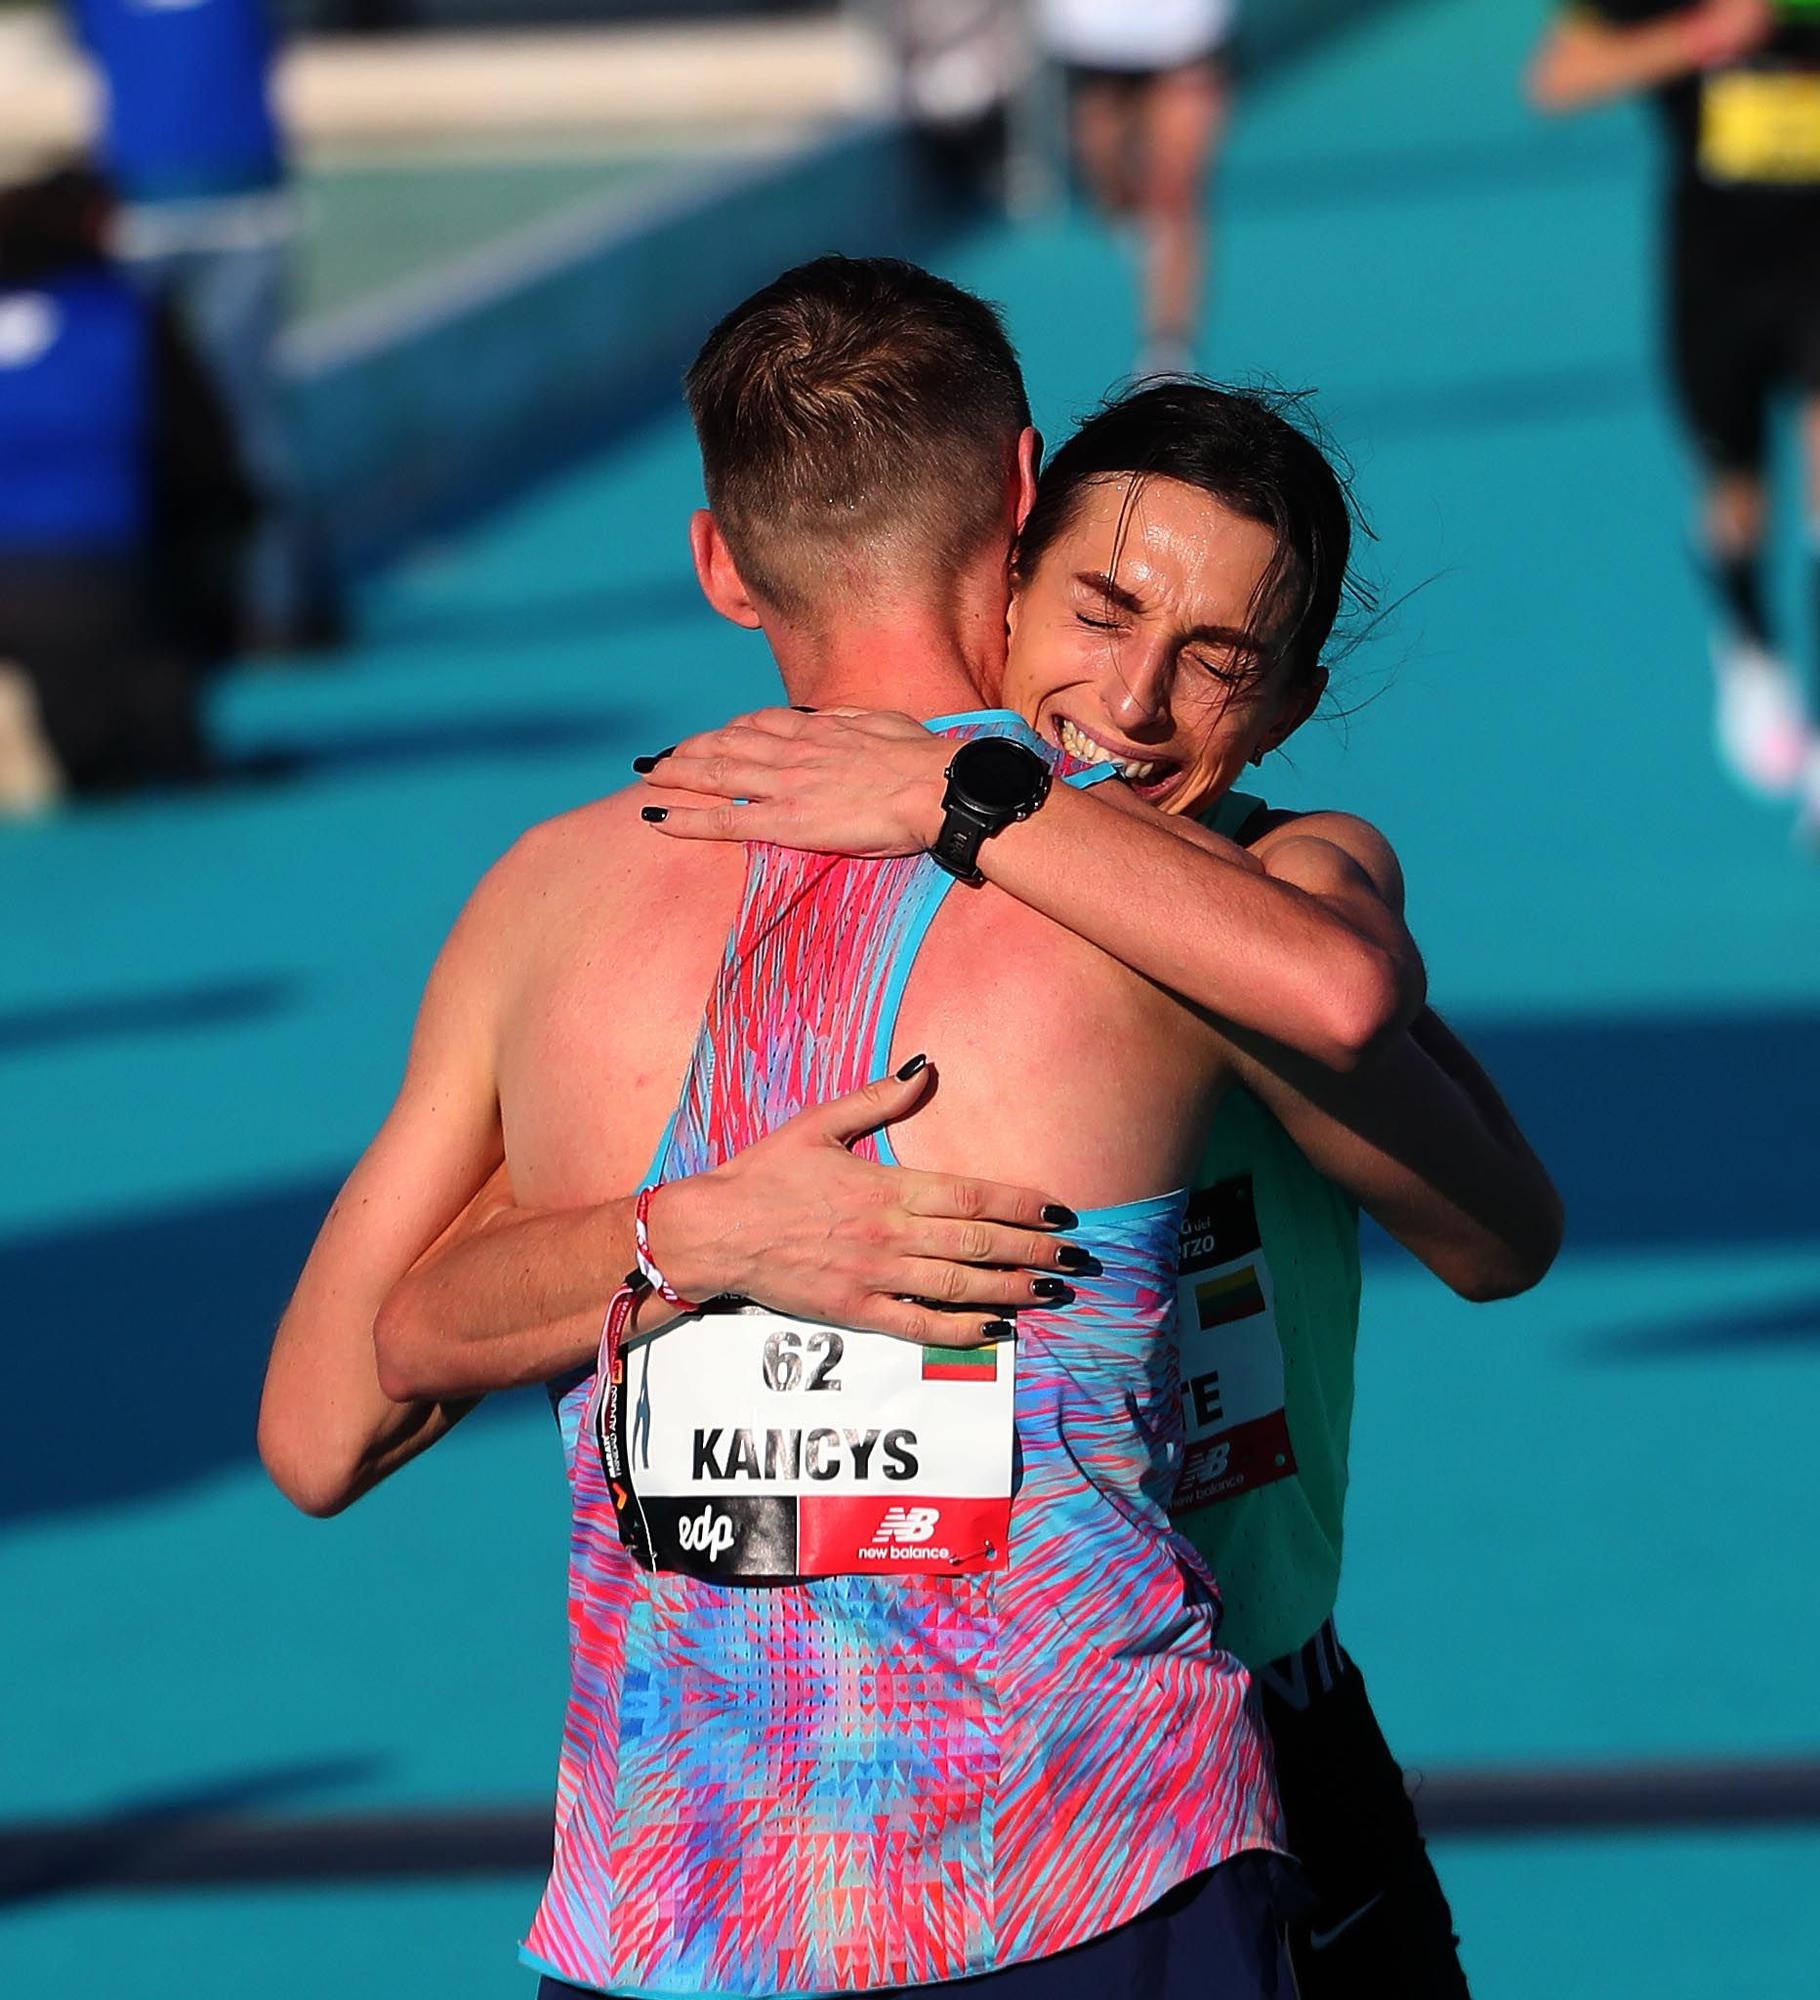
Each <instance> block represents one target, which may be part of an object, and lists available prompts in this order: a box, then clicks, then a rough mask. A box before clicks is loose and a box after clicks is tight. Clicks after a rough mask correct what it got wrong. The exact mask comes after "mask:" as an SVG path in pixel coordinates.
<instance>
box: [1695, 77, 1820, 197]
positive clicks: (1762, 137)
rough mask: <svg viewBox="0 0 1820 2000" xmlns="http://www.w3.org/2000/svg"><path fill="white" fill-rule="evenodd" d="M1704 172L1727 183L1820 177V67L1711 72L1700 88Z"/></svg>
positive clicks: (1795, 183)
mask: <svg viewBox="0 0 1820 2000" xmlns="http://www.w3.org/2000/svg"><path fill="white" fill-rule="evenodd" d="M1700 173H1701V176H1702V178H1703V179H1705V180H1709V181H1718V182H1727V183H1729V182H1754V183H1758V184H1768V185H1783V186H1791V185H1792V186H1799V185H1802V184H1804V183H1808V182H1813V181H1820V72H1815V71H1812V70H1755V69H1739V70H1729V71H1726V72H1724V73H1722V74H1720V75H1716V76H1709V77H1708V78H1707V79H1706V80H1705V82H1704V83H1703V84H1702V85H1701V87H1700Z"/></svg>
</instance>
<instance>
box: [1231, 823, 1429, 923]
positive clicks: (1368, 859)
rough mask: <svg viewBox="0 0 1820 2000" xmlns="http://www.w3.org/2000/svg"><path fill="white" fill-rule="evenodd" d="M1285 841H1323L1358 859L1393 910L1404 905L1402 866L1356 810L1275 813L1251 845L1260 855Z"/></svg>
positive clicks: (1385, 839) (1377, 833)
mask: <svg viewBox="0 0 1820 2000" xmlns="http://www.w3.org/2000/svg"><path fill="white" fill-rule="evenodd" d="M1286 840H1324V841H1326V842H1327V843H1328V845H1329V846H1330V847H1337V848H1339V850H1340V851H1341V852H1342V853H1343V854H1346V855H1348V856H1350V857H1351V859H1352V860H1353V861H1355V862H1356V863H1357V864H1358V865H1359V867H1361V868H1362V869H1363V870H1364V871H1365V873H1366V874H1367V875H1369V876H1370V877H1371V880H1372V882H1373V883H1374V885H1375V886H1376V888H1377V891H1378V894H1379V895H1380V896H1381V897H1382V898H1383V899H1384V901H1385V902H1386V903H1387V904H1389V905H1390V907H1391V908H1392V909H1396V910H1400V909H1401V908H1402V907H1403V897H1404V887H1403V866H1402V863H1401V862H1400V861H1398V859H1397V851H1396V849H1395V848H1394V847H1392V846H1391V844H1390V842H1389V840H1388V839H1387V838H1386V837H1385V836H1384V834H1383V833H1382V832H1380V830H1379V829H1378V828H1377V827H1375V826H1373V825H1372V823H1371V821H1370V820H1368V819H1361V818H1360V817H1359V816H1358V814H1357V813H1349V812H1334V811H1326V810H1319V809H1317V810H1315V811H1313V812H1286V811H1285V812H1272V813H1271V814H1270V815H1269V817H1268V819H1266V820H1265V821H1264V823H1263V826H1262V829H1261V831H1260V832H1258V833H1257V834H1255V835H1254V836H1253V838H1252V839H1251V841H1250V842H1249V845H1250V847H1251V850H1252V852H1253V853H1254V854H1257V855H1258V856H1259V857H1260V858H1262V857H1263V856H1265V855H1267V854H1268V853H1269V852H1270V850H1271V848H1272V847H1274V846H1276V845H1277V844H1278V843H1279V842H1281V841H1286Z"/></svg>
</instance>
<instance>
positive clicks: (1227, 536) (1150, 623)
mask: <svg viewBox="0 0 1820 2000" xmlns="http://www.w3.org/2000/svg"><path fill="white" fill-rule="evenodd" d="M1133 486H1134V481H1133V479H1132V478H1131V477H1130V476H1129V475H1121V476H1115V477H1110V478H1106V479H1099V480H1095V481H1093V482H1092V484H1091V485H1089V486H1087V487H1086V488H1085V489H1084V490H1083V491H1082V492H1081V494H1080V495H1079V497H1078V500H1077V502H1076V505H1075V509H1074V518H1073V519H1072V520H1071V521H1070V522H1069V524H1068V526H1067V528H1066V529H1065V530H1064V531H1063V532H1062V533H1061V534H1059V535H1058V536H1057V537H1056V538H1055V540H1054V541H1053V542H1052V543H1051V544H1050V546H1049V549H1048V551H1047V553H1046V554H1045V555H1044V557H1043V559H1042V561H1041V563H1040V564H1039V565H1038V567H1037V570H1036V574H1035V575H1034V576H1032V577H1030V578H1028V579H1026V580H1025V581H1024V582H1023V584H1022V585H1021V587H1020V588H1019V590H1018V592H1017V594H1016V596H1015V597H1014V599H1013V601H1012V606H1011V649H1010V655H1009V658H1008V659H1007V661H1006V666H1005V685H1004V705H1005V707H1007V708H1009V709H1014V710H1016V712H1017V713H1018V714H1020V715H1022V716H1023V717H1024V718H1025V719H1026V720H1027V721H1028V722H1029V723H1030V724H1031V725H1032V726H1033V727H1034V728H1035V729H1036V730H1037V731H1038V732H1039V733H1040V734H1042V735H1044V736H1046V737H1047V738H1048V739H1049V741H1050V742H1051V743H1054V744H1057V745H1058V746H1059V747H1060V748H1061V749H1063V750H1066V751H1069V752H1071V753H1072V754H1073V755H1074V756H1076V757H1079V758H1081V759H1083V760H1084V761H1086V762H1088V763H1106V762H1115V763H1117V764H1118V766H1119V768H1120V769H1121V770H1122V771H1123V773H1124V775H1125V778H1126V781H1127V782H1128V783H1129V784H1130V786H1131V789H1132V790H1133V791H1134V792H1136V793H1137V795H1138V797H1139V798H1141V799H1145V800H1147V801H1148V802H1149V803H1150V804H1152V805H1154V806H1158V807H1160V808H1161V809H1162V810H1163V811H1164V812H1177V813H1192V812H1199V811H1201V810H1203V809H1204V808H1205V807H1206V806H1207V805H1209V804H1210V803H1211V802H1212V801H1213V800H1214V799H1217V798H1218V797H1219V796H1220V795H1221V794H1222V793H1224V792H1225V791H1226V790H1228V789H1229V787H1230V786H1231V785H1232V783H1233V781H1234V780H1235V779H1236V778H1237V777H1238V775H1239V773H1240V772H1241V771H1242V770H1243V769H1244V768H1245V765H1246V763H1247V761H1248V760H1249V759H1250V758H1251V757H1252V756H1253V755H1254V754H1256V753H1258V752H1260V751H1263V750H1270V749H1274V748H1275V747H1276V746H1277V744H1279V743H1280V742H1282V741H1283V739H1284V738H1285V737H1287V736H1288V735H1289V734H1290V732H1291V731H1292V730H1294V729H1295V728H1296V727H1297V726H1298V725H1299V724H1300V723H1301V722H1303V721H1304V720H1305V719H1306V717H1307V715H1308V714H1309V712H1310V710H1311V709H1312V708H1313V707H1314V705H1315V703H1316V702H1317V701H1318V700H1319V699H1320V697H1321V692H1322V687H1323V685H1324V681H1325V676H1317V677H1316V680H1315V683H1314V684H1313V685H1312V686H1309V685H1306V684H1305V685H1304V686H1303V687H1302V688H1301V689H1300V690H1299V691H1293V692H1292V691H1291V690H1288V689H1286V688H1285V687H1284V685H1283V674H1282V669H1281V668H1280V667H1276V668H1272V669H1271V670H1270V671H1268V672H1265V671H1262V670H1261V665H1260V659H1261V656H1260V651H1259V646H1260V635H1259V634H1257V633H1256V632H1254V631H1253V630H1251V629H1250V627H1251V621H1252V620H1253V618H1254V617H1255V615H1256V610H1255V606H1256V600H1257V596H1258V590H1259V586H1260V585H1261V583H1262V582H1263V580H1264V577H1265V575H1266V574H1267V572H1268V571H1269V568H1270V564H1271V560H1272V557H1273V556H1274V555H1275V552H1276V536H1275V532H1274V530H1272V529H1270V528H1268V527H1265V526H1264V525H1263V524H1262V523H1260V522H1257V521H1252V520H1247V519H1246V518H1245V517H1244V516H1243V515H1240V514H1235V513H1233V511H1232V510H1231V509H1230V508H1229V507H1226V506H1224V505H1222V504H1221V503H1220V502H1219V501H1218V500H1215V499H1214V498H1213V497H1212V496H1211V495H1210V494H1207V493H1203V492H1202V491H1201V490H1200V489H1199V488H1198V487H1194V486H1186V485H1183V484H1182V483H1181V482H1180V481H1179V480H1174V479H1154V478H1153V479H1143V480H1138V481H1136V482H1135V486H1136V490H1135V492H1133ZM1128 499H1129V508H1128V510H1127V500H1128ZM1121 513H1123V514H1124V522H1123V529H1122V532H1121V527H1120V516H1121Z"/></svg>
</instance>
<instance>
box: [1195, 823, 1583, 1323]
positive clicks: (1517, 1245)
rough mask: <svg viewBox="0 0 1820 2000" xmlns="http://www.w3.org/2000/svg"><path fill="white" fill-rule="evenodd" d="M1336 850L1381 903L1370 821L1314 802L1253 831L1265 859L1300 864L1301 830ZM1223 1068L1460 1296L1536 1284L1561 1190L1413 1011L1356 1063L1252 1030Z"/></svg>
mask: <svg viewBox="0 0 1820 2000" xmlns="http://www.w3.org/2000/svg"><path fill="white" fill-rule="evenodd" d="M1311 831H1312V833H1313V834H1314V835H1316V836H1318V837H1319V838H1320V839H1321V841H1322V842H1323V843H1324V844H1325V845H1327V846H1329V847H1338V848H1341V849H1343V850H1345V851H1346V852H1347V853H1348V854H1349V857H1350V858H1351V860H1352V861H1353V863H1354V865H1355V866H1356V867H1358V868H1359V870H1360V871H1361V873H1363V874H1365V875H1367V876H1368V877H1370V878H1371V879H1372V881H1373V884H1374V887H1375V888H1376V889H1377V891H1378V893H1379V894H1381V895H1382V896H1383V898H1384V900H1385V902H1386V903H1387V904H1388V905H1395V906H1397V907H1398V908H1400V906H1401V902H1402V893H1403V883H1402V873H1401V870H1400V869H1399V868H1398V867H1397V864H1396V858H1395V856H1394V855H1393V854H1392V853H1391V852H1390V849H1389V847H1388V845H1387V844H1386V843H1385V842H1384V840H1383V838H1382V836H1381V835H1380V834H1378V833H1377V832H1376V830H1375V829H1373V828H1371V827H1370V826H1368V825H1366V824H1365V822H1363V821H1361V820H1355V819H1353V818H1351V817H1350V816H1348V815H1345V814H1337V813H1321V814H1313V815H1310V816H1308V817H1307V818H1304V819H1298V820H1293V821H1290V822H1289V823H1287V824H1285V825H1282V826H1280V827H1278V828H1277V829H1276V830H1274V831H1272V832H1271V833H1268V834H1266V835H1265V836H1264V837H1263V838H1262V839H1261V840H1260V841H1259V842H1258V844H1257V847H1256V849H1255V850H1254V851H1255V852H1256V853H1257V855H1258V857H1259V859H1260V861H1261V863H1262V864H1263V865H1264V866H1266V867H1268V868H1273V869H1275V868H1284V869H1288V870H1289V871H1290V872H1291V873H1295V872H1297V871H1299V870H1302V869H1306V868H1308V867H1309V866H1310V865H1313V866H1316V867H1319V866H1322V865H1324V864H1323V863H1321V862H1319V861H1316V862H1314V863H1313V864H1311V862H1310V855H1311V853H1312V852H1313V851H1314V850H1313V849H1312V848H1311V847H1310V845H1309V838H1310V832H1311ZM1233 1040H1234V1053H1235V1069H1236V1072H1237V1074H1238V1076H1239V1079H1240V1081H1241V1082H1243V1083H1244V1084H1246V1085H1247V1087H1248V1088H1250V1089H1251V1090H1252V1092H1253V1093H1254V1094H1255V1095H1256V1096H1257V1097H1259V1098H1260V1099H1261V1100H1262V1101H1263V1102H1264V1104H1265V1105H1266V1106H1268V1108H1269V1109H1270V1110H1271V1111H1272V1112H1273V1113H1274V1114H1275V1116H1276V1118H1277V1120H1278V1122H1279V1123H1280V1124H1281V1125H1282V1126H1283V1128H1284V1129H1285V1130H1286V1131H1287V1132H1288V1133H1289V1135H1290V1137H1291V1138H1292V1139H1294V1140H1295V1142H1296V1144H1297V1145H1298V1146H1300V1147H1301V1149H1302V1151H1303V1152H1304V1153H1305V1154H1306V1155H1307V1156H1308V1158H1309V1159H1310V1160H1311V1161H1312V1162H1313V1164H1314V1165H1315V1166H1316V1167H1318V1168H1319V1169H1320V1170H1321V1172H1323V1173H1324V1174H1326V1175H1327V1176H1328V1178H1329V1179H1331V1180H1334V1181H1337V1182H1338V1183H1339V1184H1340V1186H1342V1187H1344V1188H1345V1189H1346V1190H1347V1191H1348V1192H1349V1193H1350V1194H1351V1195H1352V1196H1353V1197H1354V1198H1355V1199H1356V1200H1357V1201H1358V1202H1359V1204H1360V1206H1361V1207H1363V1208H1364V1209H1365V1210H1366V1212H1367V1213H1368V1214H1370V1215H1372V1216H1374V1217H1376V1219H1377V1220H1378V1221H1379V1222H1380V1223H1382V1224H1383V1226H1384V1227H1385V1228H1386V1229H1387V1230H1389V1232H1390V1233H1391V1235H1393V1236H1395V1237H1396V1238H1397V1239H1398V1241H1399V1242H1401V1243H1402V1244H1403V1245H1404V1247H1405V1248H1406V1249H1408V1250H1410V1251H1411V1252H1412V1253H1413V1254H1414V1255H1415V1256H1417V1257H1419V1258H1420V1259H1421V1261H1422V1262H1423V1263H1424V1264H1426V1265H1427V1266H1428V1268H1429V1269H1430V1270H1431V1271H1433V1272H1434V1274H1435V1275H1436V1276H1437V1277H1438V1278H1440V1279H1441V1280H1442V1282H1443V1283H1444V1284H1447V1285H1449V1286H1451V1287H1452V1288H1453V1289H1454V1290H1455V1291H1456V1292H1458V1293H1460V1295H1461V1296H1462V1297H1464V1298H1469V1299H1475V1300H1489V1299H1499V1298H1508V1297H1510V1296H1512V1295H1513V1294H1515V1293H1517V1292H1522V1291H1527V1290H1528V1289H1529V1288H1530V1286H1532V1285H1535V1284H1537V1283H1539V1282H1540V1281H1541V1279H1542V1277H1543V1276H1544V1275H1545V1274H1546V1272H1547V1270H1548V1268H1549V1266H1550V1265H1551V1264H1552V1263H1553V1261H1554V1258H1555V1253H1556V1252H1557V1250H1559V1248H1560V1244H1561V1224H1562V1213H1561V1200H1560V1196H1559V1195H1558V1194H1557V1193H1556V1192H1555V1188H1554V1184H1553V1183H1552V1181H1551V1180H1550V1179H1549V1177H1548V1172H1547V1170H1546V1168H1544V1166H1543V1165H1542V1162H1541V1161H1540V1160H1539V1159H1538V1158H1537V1157H1536V1154H1535V1152H1534V1150H1533V1149H1532V1148H1531V1146H1530V1144H1529V1142H1528V1140H1527V1139H1525V1137H1524V1136H1523V1133H1522V1130H1521V1128H1520V1127H1519V1126H1518V1124H1517V1121H1516V1120H1515V1118H1513V1117H1512V1116H1511V1113H1510V1110H1509V1107H1508V1106H1507V1105H1506V1104H1505V1102H1504V1100H1503V1098H1502V1097H1501V1096H1500V1095H1499V1094H1498V1090H1497V1087H1496V1085H1495V1084H1494V1083H1493V1082H1492V1080H1491V1078H1490V1077H1489V1076H1488V1075H1486V1073H1485V1071H1484V1070H1483V1069H1482V1068H1481V1067H1480V1065H1479V1064H1478V1062H1477V1061H1476V1060H1475V1059H1474V1057H1473V1056H1472V1054H1471V1052H1470V1051H1469V1050H1468V1049H1467V1048H1466V1046H1465V1045H1464V1044H1463V1043H1462V1042H1461V1041H1460V1040H1459V1039H1458V1037H1457V1036H1455V1035H1454V1034H1453V1033H1452V1032H1451V1030H1449V1029H1448V1028H1447V1027H1446V1025H1445V1024H1444V1023H1443V1022H1442V1021H1441V1019H1440V1018H1439V1016H1438V1015H1436V1014H1434V1013H1433V1012H1432V1011H1427V1010H1425V1011H1424V1012H1423V1013H1422V1014H1421V1015H1419V1016H1418V1017H1417V1019H1416V1020H1415V1022H1414V1023H1413V1024H1412V1025H1411V1027H1410V1028H1409V1029H1408V1030H1407V1031H1406V1032H1405V1033H1404V1034H1402V1035H1399V1036H1398V1037H1396V1038H1395V1039H1394V1040H1393V1041H1392V1042H1391V1043H1390V1044H1389V1045H1388V1046H1387V1047H1386V1048H1385V1049H1384V1050H1383V1051H1382V1052H1381V1053H1380V1055H1379V1056H1378V1058H1377V1060H1376V1061H1374V1062H1373V1063H1372V1064H1370V1065H1369V1066H1368V1067H1366V1068H1364V1069H1361V1070H1358V1071H1356V1072H1355V1073H1353V1074H1351V1075H1346V1076H1340V1075H1336V1074H1335V1073H1334V1072H1333V1071H1332V1070H1329V1069H1326V1068H1324V1067H1323V1066H1321V1065H1320V1064H1317V1063H1312V1062H1309V1061H1308V1060H1307V1059H1306V1058H1304V1057H1301V1056H1298V1055H1296V1054H1295V1053H1294V1052H1293V1051H1291V1050H1288V1049H1285V1048H1283V1047H1281V1046H1280V1045H1278V1044H1272V1043H1270V1042H1268V1041H1266V1040H1265V1039H1263V1038H1262V1037H1258V1036H1252V1035H1245V1034H1240V1035H1237V1036H1235V1037H1234V1038H1233Z"/></svg>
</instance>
